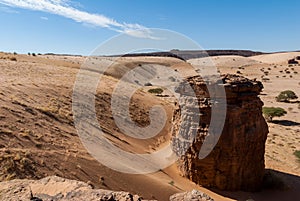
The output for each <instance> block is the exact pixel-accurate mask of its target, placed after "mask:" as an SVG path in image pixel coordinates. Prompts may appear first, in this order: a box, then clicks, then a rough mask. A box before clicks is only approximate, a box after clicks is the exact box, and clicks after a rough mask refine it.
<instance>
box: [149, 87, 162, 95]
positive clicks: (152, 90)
mask: <svg viewBox="0 0 300 201" xmlns="http://www.w3.org/2000/svg"><path fill="white" fill-rule="evenodd" d="M148 92H149V93H152V94H162V92H164V90H163V89H161V88H154V89H149V90H148Z"/></svg>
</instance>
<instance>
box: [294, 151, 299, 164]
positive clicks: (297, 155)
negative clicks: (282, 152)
mask: <svg viewBox="0 0 300 201" xmlns="http://www.w3.org/2000/svg"><path fill="white" fill-rule="evenodd" d="M294 155H295V156H296V157H297V158H298V161H299V162H300V150H297V151H295V152H294Z"/></svg>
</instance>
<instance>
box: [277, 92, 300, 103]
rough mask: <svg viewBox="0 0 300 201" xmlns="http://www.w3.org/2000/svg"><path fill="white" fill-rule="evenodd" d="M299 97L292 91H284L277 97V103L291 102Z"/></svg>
mask: <svg viewBox="0 0 300 201" xmlns="http://www.w3.org/2000/svg"><path fill="white" fill-rule="evenodd" d="M297 98H298V96H297V95H296V94H295V92H293V91H291V90H286V91H282V92H281V93H280V94H279V95H278V96H277V97H276V101H277V102H290V100H292V99H297Z"/></svg>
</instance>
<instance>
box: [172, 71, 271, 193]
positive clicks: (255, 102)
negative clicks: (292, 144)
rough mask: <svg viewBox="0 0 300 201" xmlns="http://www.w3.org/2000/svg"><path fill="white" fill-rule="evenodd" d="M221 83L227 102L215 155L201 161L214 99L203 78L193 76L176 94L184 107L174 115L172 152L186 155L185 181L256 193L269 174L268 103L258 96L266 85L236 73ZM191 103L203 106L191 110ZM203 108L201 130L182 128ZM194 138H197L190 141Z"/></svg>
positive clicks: (183, 165)
mask: <svg viewBox="0 0 300 201" xmlns="http://www.w3.org/2000/svg"><path fill="white" fill-rule="evenodd" d="M219 81H221V80H219ZM222 82H223V85H224V87H225V92H226V101H227V106H226V107H227V113H226V118H225V123H224V128H223V130H222V135H221V137H220V139H219V141H218V142H217V144H216V146H215V147H214V148H213V150H212V152H211V153H210V154H209V155H208V156H207V157H206V158H204V159H202V160H200V159H199V157H198V155H199V152H200V150H201V147H202V145H203V142H204V140H205V138H206V137H207V136H208V135H210V133H209V132H208V127H209V125H210V124H211V122H210V120H211V104H212V101H213V100H211V98H210V97H209V93H208V89H207V86H206V84H205V82H204V81H203V80H202V78H201V77H200V76H195V77H190V78H188V79H187V82H185V83H182V84H181V86H180V87H178V89H177V92H180V94H181V98H180V101H181V104H179V105H184V106H183V107H182V108H181V109H180V108H179V106H178V107H177V109H176V110H175V112H174V116H173V119H174V129H173V131H172V136H173V137H172V144H173V150H174V151H175V152H176V153H177V154H178V155H179V156H181V157H180V160H179V162H178V167H179V169H180V170H181V172H182V174H183V176H184V177H187V178H189V179H190V180H192V181H194V182H195V183H197V184H201V185H203V186H205V187H216V188H218V189H221V190H246V191H255V190H258V189H259V188H260V186H261V183H262V178H263V176H264V168H265V166H264V153H265V141H266V138H267V134H268V126H267V124H266V122H265V120H264V118H263V116H262V106H263V103H262V101H261V100H260V98H259V97H258V95H259V93H260V92H261V90H262V88H263V86H262V84H261V83H260V82H258V81H254V80H248V79H246V78H243V77H240V76H236V75H225V76H223V77H222ZM211 84H214V83H211ZM219 84H220V83H219ZM221 84H222V83H221ZM188 86H191V87H192V89H193V90H194V91H195V93H196V96H197V98H196V100H195V98H194V99H193V98H192V97H190V96H189V95H187V94H185V90H186V88H187V87H188ZM191 101H197V102H198V103H197V105H198V108H191V107H192V105H193V104H190V103H191ZM194 105H195V104H194ZM199 108H200V123H199V124H198V125H197V127H196V126H195V125H187V126H183V127H180V126H179V125H180V124H181V123H182V122H191V121H192V120H193V118H195V117H193V116H191V114H192V113H193V111H196V110H197V109H199ZM183 112H184V115H182V114H183ZM186 120H187V121H186ZM195 134H196V137H195V139H194V140H193V141H192V142H190V143H189V142H188V141H189V140H191V139H192V138H193V135H195ZM187 146H188V148H187V150H186V151H185V152H184V153H182V150H184V149H185V148H186V147H187Z"/></svg>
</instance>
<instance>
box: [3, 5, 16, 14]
mask: <svg viewBox="0 0 300 201" xmlns="http://www.w3.org/2000/svg"><path fill="white" fill-rule="evenodd" d="M0 12H5V13H19V12H18V11H15V10H13V9H11V8H9V7H6V6H1V5H0Z"/></svg>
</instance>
